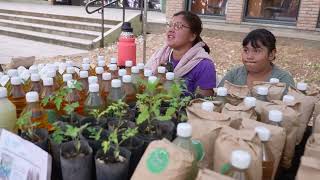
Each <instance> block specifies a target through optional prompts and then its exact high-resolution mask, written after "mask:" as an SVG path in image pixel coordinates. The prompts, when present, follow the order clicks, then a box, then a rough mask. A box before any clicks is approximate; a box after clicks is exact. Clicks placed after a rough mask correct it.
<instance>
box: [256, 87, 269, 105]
mask: <svg viewBox="0 0 320 180" xmlns="http://www.w3.org/2000/svg"><path fill="white" fill-rule="evenodd" d="M268 91H269V90H268V88H267V87H264V86H258V87H257V97H256V98H257V99H258V100H260V101H265V102H267V101H268V99H267V96H268Z"/></svg>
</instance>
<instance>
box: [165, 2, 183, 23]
mask: <svg viewBox="0 0 320 180" xmlns="http://www.w3.org/2000/svg"><path fill="white" fill-rule="evenodd" d="M184 8H185V0H167V4H166V18H167V20H168V19H170V18H171V17H172V16H173V14H175V13H177V12H179V11H181V10H185V9H184Z"/></svg>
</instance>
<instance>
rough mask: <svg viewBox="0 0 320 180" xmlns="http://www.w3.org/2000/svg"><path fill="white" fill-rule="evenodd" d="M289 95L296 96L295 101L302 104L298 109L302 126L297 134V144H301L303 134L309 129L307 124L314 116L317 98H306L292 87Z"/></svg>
mask: <svg viewBox="0 0 320 180" xmlns="http://www.w3.org/2000/svg"><path fill="white" fill-rule="evenodd" d="M288 94H289V95H291V96H294V98H295V100H296V101H297V102H299V103H300V104H301V106H300V108H299V109H298V113H301V118H300V120H299V121H300V125H299V129H298V134H297V142H298V143H300V142H301V140H302V138H303V134H304V131H305V129H306V127H307V124H308V123H309V121H310V118H311V116H312V113H313V109H314V105H315V103H316V101H317V100H316V98H315V97H312V96H306V95H304V94H302V93H301V92H299V91H298V90H296V89H293V88H291V87H289V92H288Z"/></svg>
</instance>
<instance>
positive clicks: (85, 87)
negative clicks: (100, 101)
mask: <svg viewBox="0 0 320 180" xmlns="http://www.w3.org/2000/svg"><path fill="white" fill-rule="evenodd" d="M88 75H89V73H88V71H80V73H79V76H80V79H79V82H80V83H81V84H82V90H81V91H80V96H81V99H83V100H84V99H86V97H87V94H88V91H89V81H88Z"/></svg>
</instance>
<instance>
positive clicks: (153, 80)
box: [148, 76, 158, 84]
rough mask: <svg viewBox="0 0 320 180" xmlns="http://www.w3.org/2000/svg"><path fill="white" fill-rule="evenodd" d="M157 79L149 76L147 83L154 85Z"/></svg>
mask: <svg viewBox="0 0 320 180" xmlns="http://www.w3.org/2000/svg"><path fill="white" fill-rule="evenodd" d="M157 79H158V78H157V77H156V76H149V77H148V82H149V83H152V84H153V83H155V82H156V81H157Z"/></svg>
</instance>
